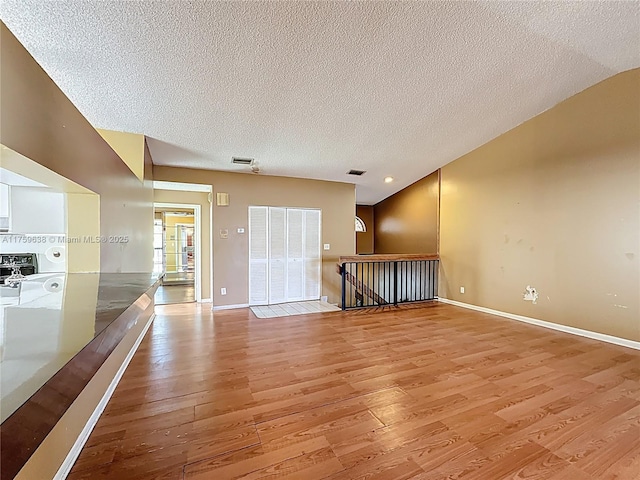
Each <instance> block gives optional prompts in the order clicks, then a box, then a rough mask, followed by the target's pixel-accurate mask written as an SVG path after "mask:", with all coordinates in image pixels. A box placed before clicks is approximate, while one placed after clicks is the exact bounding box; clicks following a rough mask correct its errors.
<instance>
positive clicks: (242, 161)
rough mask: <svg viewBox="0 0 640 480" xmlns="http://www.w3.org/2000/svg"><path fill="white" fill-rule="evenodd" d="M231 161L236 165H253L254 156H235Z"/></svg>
mask: <svg viewBox="0 0 640 480" xmlns="http://www.w3.org/2000/svg"><path fill="white" fill-rule="evenodd" d="M231 163H235V164H236V165H253V158H240V157H233V159H232V160H231Z"/></svg>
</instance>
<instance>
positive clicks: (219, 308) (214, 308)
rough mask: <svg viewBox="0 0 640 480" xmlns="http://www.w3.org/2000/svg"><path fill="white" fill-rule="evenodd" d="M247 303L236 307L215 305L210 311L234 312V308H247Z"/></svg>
mask: <svg viewBox="0 0 640 480" xmlns="http://www.w3.org/2000/svg"><path fill="white" fill-rule="evenodd" d="M248 307H249V304H248V303H239V304H237V305H216V306H215V307H211V310H214V311H215V310H234V309H236V308H248Z"/></svg>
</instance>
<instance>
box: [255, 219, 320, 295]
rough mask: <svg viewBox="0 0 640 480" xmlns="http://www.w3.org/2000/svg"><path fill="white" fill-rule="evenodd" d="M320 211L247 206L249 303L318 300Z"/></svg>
mask: <svg viewBox="0 0 640 480" xmlns="http://www.w3.org/2000/svg"><path fill="white" fill-rule="evenodd" d="M320 230H321V215H320V210H306V209H299V208H281V207H249V304H250V305H266V304H276V303H284V302H296V301H300V300H317V299H319V298H320V292H321V285H322V255H321V251H320V248H321V245H320V239H321V231H320Z"/></svg>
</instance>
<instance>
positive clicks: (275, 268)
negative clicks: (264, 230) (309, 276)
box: [269, 207, 287, 303]
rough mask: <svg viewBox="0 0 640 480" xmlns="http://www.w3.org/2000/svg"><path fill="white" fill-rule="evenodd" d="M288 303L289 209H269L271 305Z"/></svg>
mask: <svg viewBox="0 0 640 480" xmlns="http://www.w3.org/2000/svg"><path fill="white" fill-rule="evenodd" d="M286 301H287V209H286V208H274V207H269V303H283V302H286Z"/></svg>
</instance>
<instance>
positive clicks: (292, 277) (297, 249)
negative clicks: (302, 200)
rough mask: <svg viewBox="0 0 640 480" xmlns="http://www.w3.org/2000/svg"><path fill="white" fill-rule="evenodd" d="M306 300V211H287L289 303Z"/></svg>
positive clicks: (292, 209) (291, 209)
mask: <svg viewBox="0 0 640 480" xmlns="http://www.w3.org/2000/svg"><path fill="white" fill-rule="evenodd" d="M303 299H304V211H303V210H300V209H297V208H289V209H287V301H288V302H298V301H300V300H303Z"/></svg>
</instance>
